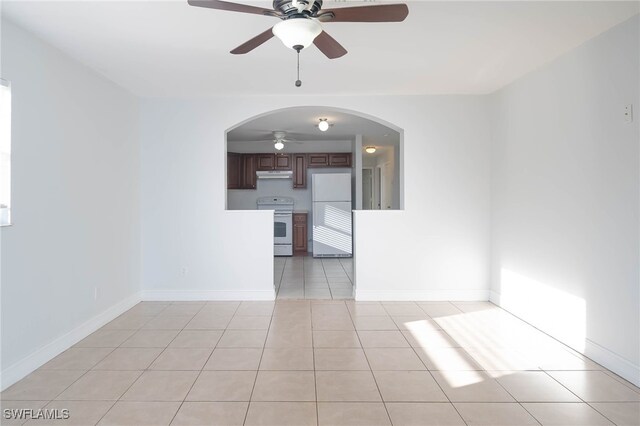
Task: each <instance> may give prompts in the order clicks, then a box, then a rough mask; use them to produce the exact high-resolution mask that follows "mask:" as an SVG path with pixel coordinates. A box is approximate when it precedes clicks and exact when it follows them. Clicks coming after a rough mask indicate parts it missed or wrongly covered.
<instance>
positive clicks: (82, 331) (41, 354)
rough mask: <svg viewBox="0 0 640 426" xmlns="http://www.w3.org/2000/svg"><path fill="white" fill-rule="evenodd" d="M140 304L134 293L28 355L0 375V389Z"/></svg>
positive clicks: (137, 294)
mask: <svg viewBox="0 0 640 426" xmlns="http://www.w3.org/2000/svg"><path fill="white" fill-rule="evenodd" d="M138 302H140V294H139V293H136V294H133V295H131V296H130V297H128V298H126V299H124V300H122V301H121V302H118V303H116V304H115V305H113V306H111V307H110V308H108V309H106V310H105V311H103V312H102V313H100V314H98V315H96V316H94V317H93V318H90V319H89V320H87V321H85V322H84V323H82V324H80V325H79V326H78V327H76V328H74V329H73V330H71V331H69V332H68V333H66V334H64V335H62V336H60V337H58V338H57V339H55V340H54V341H52V342H50V343H48V344H47V345H45V346H43V347H41V348H40V349H37V350H36V351H35V352H32V353H31V354H30V355H28V356H26V357H25V358H23V359H21V360H20V361H18V362H16V363H15V364H13V365H11V366H9V367H7V368H5V369H4V370H2V373H0V388H1V389H2V390H5V389H6V388H8V387H9V386H11V385H12V384H14V383H15V382H17V381H18V380H20V379H22V378H23V377H25V376H26V375H27V374H29V373H31V372H33V371H35V370H36V369H37V368H39V367H41V366H42V365H44V364H45V363H47V362H49V361H50V360H52V359H53V358H55V357H56V356H58V355H60V354H61V353H62V352H64V351H66V350H67V349H69V348H70V347H71V346H73V345H75V344H76V343H78V342H79V341H80V340H82V339H84V338H85V337H87V336H88V335H89V334H91V333H93V332H94V331H96V330H97V329H99V328H100V327H102V326H103V325H105V324H106V323H108V322H109V321H112V320H113V319H115V318H116V317H117V316H119V315H121V314H122V313H124V312H126V311H127V310H129V309H131V308H132V307H133V306H135V305H136V304H137V303H138Z"/></svg>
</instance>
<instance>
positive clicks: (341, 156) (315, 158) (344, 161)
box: [308, 152, 351, 167]
mask: <svg viewBox="0 0 640 426" xmlns="http://www.w3.org/2000/svg"><path fill="white" fill-rule="evenodd" d="M308 166H309V167H351V153H350V152H339V153H335V154H324V153H322V154H321V153H319V154H309V164H308Z"/></svg>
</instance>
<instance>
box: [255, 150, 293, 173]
mask: <svg viewBox="0 0 640 426" xmlns="http://www.w3.org/2000/svg"><path fill="white" fill-rule="evenodd" d="M256 157H257V161H258V168H257V170H260V171H268V170H291V155H290V154H256Z"/></svg>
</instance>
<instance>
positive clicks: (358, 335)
mask: <svg viewBox="0 0 640 426" xmlns="http://www.w3.org/2000/svg"><path fill="white" fill-rule="evenodd" d="M345 305H346V304H345ZM383 309H384V306H383ZM347 312H349V318H351V323H352V324H353V330H354V331H355V333H356V336H357V338H358V342H359V343H360V348H361V350H362V353H363V355H364V359H365V360H366V361H367V365H368V366H369V372H370V373H371V376H372V377H373V382H374V383H375V384H376V389H377V390H378V395H380V402H381V403H382V406H383V407H384V411H385V413H387V419H389V424H390V425H391V426H393V420H391V415H390V414H389V409H388V408H387V404H386V403H385V401H384V398H383V397H382V392H381V391H380V386H379V385H378V380H377V379H376V375H375V374H374V372H373V369H372V368H371V363H370V362H369V357H368V356H367V353H366V352H365V350H364V347H363V346H362V340H360V334H359V333H358V329H357V328H356V323H355V321H354V320H353V316H352V315H351V311H349V309H348V308H347ZM385 312H386V309H385Z"/></svg>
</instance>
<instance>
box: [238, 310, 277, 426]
mask: <svg viewBox="0 0 640 426" xmlns="http://www.w3.org/2000/svg"><path fill="white" fill-rule="evenodd" d="M240 303H242V302H240ZM275 310H276V302H275V301H274V303H273V310H272V311H271V317H270V319H269V326H268V327H267V332H266V334H265V336H264V342H262V352H260V360H259V361H258V369H257V370H256V377H255V378H254V379H253V387H252V388H251V393H250V394H249V402H248V403H247V411H246V413H245V414H244V420H243V421H242V424H243V425H245V424H246V423H247V417H249V409H250V408H251V402H252V400H253V392H254V391H255V389H256V383H257V382H258V374H259V373H260V366H261V365H262V358H263V357H264V351H265V349H266V348H267V340H268V339H269V332H270V331H271V323H272V322H273V315H274V313H275Z"/></svg>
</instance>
